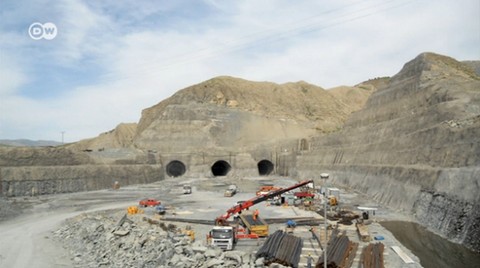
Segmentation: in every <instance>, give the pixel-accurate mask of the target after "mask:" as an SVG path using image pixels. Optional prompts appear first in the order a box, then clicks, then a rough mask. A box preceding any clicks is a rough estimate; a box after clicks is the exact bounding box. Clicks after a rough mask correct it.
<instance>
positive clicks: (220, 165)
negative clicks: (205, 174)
mask: <svg viewBox="0 0 480 268" xmlns="http://www.w3.org/2000/svg"><path fill="white" fill-rule="evenodd" d="M231 169H232V167H231V166H230V164H229V163H228V162H227V161H224V160H219V161H217V162H215V164H213V166H212V173H213V176H225V175H227V174H228V172H230V170H231Z"/></svg>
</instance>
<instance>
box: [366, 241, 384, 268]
mask: <svg viewBox="0 0 480 268" xmlns="http://www.w3.org/2000/svg"><path fill="white" fill-rule="evenodd" d="M384 249H385V246H384V245H383V244H382V243H375V244H372V243H370V244H368V246H366V247H365V248H363V252H362V257H363V261H362V264H363V267H364V268H383V267H384V264H383V251H384Z"/></svg>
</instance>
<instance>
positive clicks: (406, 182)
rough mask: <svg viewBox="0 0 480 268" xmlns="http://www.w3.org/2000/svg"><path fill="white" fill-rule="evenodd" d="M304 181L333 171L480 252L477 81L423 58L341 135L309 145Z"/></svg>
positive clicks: (458, 68)
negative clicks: (324, 172) (305, 178)
mask: <svg viewBox="0 0 480 268" xmlns="http://www.w3.org/2000/svg"><path fill="white" fill-rule="evenodd" d="M297 170H298V173H299V174H301V176H311V175H314V174H315V173H317V174H318V172H319V171H330V172H331V173H332V179H333V181H335V182H336V183H340V184H344V185H347V186H350V187H353V188H356V189H358V190H360V191H362V192H364V193H367V194H369V195H370V196H372V197H374V198H375V199H377V200H378V201H380V202H382V203H384V204H387V205H389V206H391V207H394V208H397V209H401V210H404V211H405V212H407V213H411V214H413V215H415V217H416V218H417V220H418V221H420V222H421V223H422V224H423V225H425V226H427V227H429V228H430V229H431V230H433V231H436V232H438V233H440V234H442V235H444V236H446V237H448V238H450V239H452V240H454V241H457V242H460V243H463V244H465V245H467V246H469V247H471V248H474V249H476V250H480V244H479V242H478V241H480V225H479V222H480V214H479V212H478V211H479V208H480V207H479V206H480V202H479V201H480V195H478V192H479V191H480V78H479V76H478V75H477V74H476V73H475V72H474V71H473V70H472V69H470V68H469V67H468V66H467V65H464V64H462V63H460V62H457V61H456V60H454V59H452V58H448V57H444V56H440V55H436V54H432V53H424V54H421V55H419V56H418V57H417V58H415V59H414V60H412V61H410V62H408V63H407V64H405V66H404V68H403V69H402V70H401V71H400V72H399V73H398V74H397V75H395V76H393V77H392V78H391V80H390V81H389V82H388V84H387V85H386V86H385V87H383V88H381V89H379V90H378V91H376V92H375V93H374V94H372V96H371V97H370V99H369V100H368V102H367V104H366V105H365V107H364V109H362V110H360V111H359V112H357V113H355V114H353V115H352V116H351V117H350V118H349V120H348V121H347V123H346V124H345V126H344V128H343V130H342V131H340V132H337V133H334V134H331V135H328V136H325V137H320V138H315V139H314V140H313V141H312V148H311V152H309V153H306V154H304V155H302V156H300V157H299V158H298V159H297Z"/></svg>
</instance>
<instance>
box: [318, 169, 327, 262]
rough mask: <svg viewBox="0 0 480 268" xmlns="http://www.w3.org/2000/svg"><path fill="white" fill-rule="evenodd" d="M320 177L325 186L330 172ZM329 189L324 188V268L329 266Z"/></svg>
mask: <svg viewBox="0 0 480 268" xmlns="http://www.w3.org/2000/svg"><path fill="white" fill-rule="evenodd" d="M320 178H321V179H322V180H324V182H323V187H325V185H327V179H328V173H322V174H320ZM326 193H327V189H326V188H325V189H323V194H324V196H323V204H324V207H323V220H324V225H325V247H323V267H324V268H327V245H328V240H327V236H328V230H327V200H328V199H327V195H326Z"/></svg>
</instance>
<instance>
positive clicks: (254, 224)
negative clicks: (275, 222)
mask: <svg viewBox="0 0 480 268" xmlns="http://www.w3.org/2000/svg"><path fill="white" fill-rule="evenodd" d="M239 217H240V220H241V221H242V223H241V224H243V225H244V226H245V228H246V229H247V231H248V233H250V234H256V235H258V236H259V237H265V236H268V224H267V223H266V222H265V221H264V220H263V219H262V218H260V216H256V217H255V216H254V215H253V214H251V213H242V214H240V215H239Z"/></svg>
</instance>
